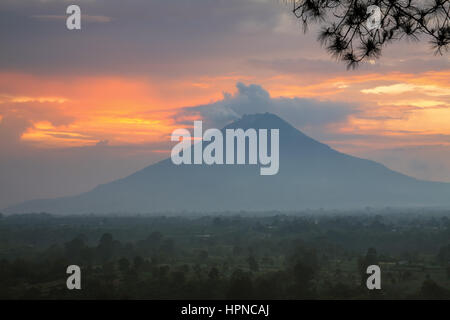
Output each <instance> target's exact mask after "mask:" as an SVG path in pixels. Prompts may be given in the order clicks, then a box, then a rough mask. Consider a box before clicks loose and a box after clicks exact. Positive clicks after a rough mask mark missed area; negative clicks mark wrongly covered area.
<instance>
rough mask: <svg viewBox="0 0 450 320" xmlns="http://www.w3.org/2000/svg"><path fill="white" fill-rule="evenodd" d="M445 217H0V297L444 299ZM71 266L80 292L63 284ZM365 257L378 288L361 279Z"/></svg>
mask: <svg viewBox="0 0 450 320" xmlns="http://www.w3.org/2000/svg"><path fill="white" fill-rule="evenodd" d="M449 216H450V211H444V210H419V209H415V210H394V209H385V210H378V211H375V210H373V209H370V208H367V209H366V210H363V211H358V212H356V211H355V212H326V211H306V212H299V213H286V214H285V213H279V212H265V213H261V214H258V215H256V214H254V213H252V214H250V213H245V212H240V213H239V214H236V213H223V214H214V215H210V216H202V215H193V214H189V215H188V214H183V215H181V214H180V215H179V216H173V215H172V216H145V215H136V216H126V217H125V216H113V215H105V216H94V215H85V216H66V217H63V216H53V215H49V214H44V213H41V214H27V215H11V216H0V298H1V299H24V298H26V299H79V298H85V299H94V298H95V299H98V298H103V299H131V298H132V299H228V298H231V299H249V298H250V299H450V218H449ZM72 264H76V265H79V266H80V267H81V270H82V289H81V290H72V291H71V290H68V289H67V288H66V278H67V276H68V275H67V274H66V268H67V266H68V265H72ZM370 264H378V265H380V267H381V270H382V277H381V279H382V289H381V290H378V291H369V290H368V289H367V288H366V286H365V279H366V277H367V275H366V274H365V269H366V267H367V266H368V265H370Z"/></svg>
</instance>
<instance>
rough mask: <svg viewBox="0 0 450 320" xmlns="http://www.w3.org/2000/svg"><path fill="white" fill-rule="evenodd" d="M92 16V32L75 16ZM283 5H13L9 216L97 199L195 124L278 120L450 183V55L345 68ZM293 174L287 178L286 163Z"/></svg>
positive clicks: (8, 53) (105, 0)
mask: <svg viewBox="0 0 450 320" xmlns="http://www.w3.org/2000/svg"><path fill="white" fill-rule="evenodd" d="M73 3H75V4H78V5H80V7H81V10H82V14H83V18H82V30H81V31H68V30H67V29H66V25H65V18H66V15H65V10H66V7H67V6H68V5H69V4H73ZM290 9H291V8H290V6H286V5H285V4H284V3H283V1H276V0H226V1H225V0H210V1H207V0H195V1H194V0H190V1H189V0H170V1H167V0H151V1H150V0H129V1H123V0H82V1H63V0H2V1H1V3H0V41H1V46H0V147H1V155H0V190H2V192H1V193H0V208H3V207H5V206H8V205H11V204H14V203H17V202H19V201H24V200H29V199H33V198H40V197H56V196H64V195H71V194H76V193H79V192H83V191H88V190H89V189H91V188H93V187H94V186H96V185H97V184H100V183H105V182H108V181H111V180H113V179H117V178H120V177H124V176H126V175H128V174H131V173H133V172H134V171H136V170H138V169H140V168H143V167H145V166H146V165H149V164H151V163H154V162H155V161H157V160H160V159H162V158H165V157H167V156H168V154H169V153H170V145H171V144H170V139H169V137H170V133H171V132H172V130H174V129H175V128H180V127H186V126H187V125H188V124H189V123H191V124H192V121H193V120H194V119H203V120H204V121H205V122H206V123H207V124H208V125H209V126H215V127H221V126H223V125H224V124H226V123H228V122H230V121H232V120H233V119H235V118H236V117H239V116H241V115H243V114H246V113H247V114H248V113H256V112H266V111H268V112H273V113H275V114H278V115H280V116H281V117H283V118H284V119H286V120H288V121H289V122H290V123H291V124H292V125H294V126H296V127H297V128H298V129H300V130H302V131H303V132H305V133H306V134H309V135H310V136H311V137H313V138H315V139H317V140H320V141H321V142H324V143H327V144H328V145H330V146H331V147H333V148H335V149H337V150H339V151H342V152H346V153H350V154H352V155H357V156H360V157H364V158H369V159H373V160H376V161H380V162H381V163H383V164H385V165H386V166H388V167H389V168H392V169H394V170H398V171H400V172H403V173H406V174H408V175H411V176H414V177H417V178H421V179H429V180H436V181H447V182H450V80H449V79H450V55H449V54H448V53H447V54H446V55H444V56H440V55H434V53H433V51H432V49H431V48H430V46H429V44H428V43H427V42H426V41H425V42H424V41H421V42H406V41H402V42H399V43H398V44H394V45H391V46H388V47H386V48H384V51H383V55H382V57H381V59H380V60H372V61H369V62H368V63H366V64H364V65H361V66H360V68H358V69H357V70H349V71H347V70H346V67H345V65H344V64H342V63H339V62H336V61H334V60H333V59H332V58H331V57H330V56H329V55H328V54H327V52H326V51H325V50H324V49H323V48H321V46H320V44H319V43H318V42H317V41H316V38H317V31H316V29H315V28H314V27H313V28H311V29H310V30H309V32H308V33H306V34H304V33H303V31H302V30H301V27H300V25H299V23H298V22H297V21H296V19H295V17H294V16H293V15H292V13H291V11H290ZM281 165H282V164H281Z"/></svg>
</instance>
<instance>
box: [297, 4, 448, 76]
mask: <svg viewBox="0 0 450 320" xmlns="http://www.w3.org/2000/svg"><path fill="white" fill-rule="evenodd" d="M292 2H293V5H294V8H293V12H294V14H295V16H296V17H297V18H298V19H299V20H300V21H301V22H302V24H303V27H304V30H305V31H306V30H307V27H308V25H309V24H310V23H319V24H320V25H321V31H320V33H319V40H320V41H321V43H322V44H323V45H324V46H325V48H326V49H327V50H328V52H330V54H331V55H332V56H333V57H335V58H337V59H338V60H341V61H344V62H346V63H347V67H348V68H355V67H356V66H357V65H358V64H359V63H360V62H362V61H364V60H367V59H377V58H379V57H380V56H381V51H382V47H383V46H384V45H387V44H389V43H391V42H393V41H397V40H400V39H404V38H407V39H412V40H419V39H427V40H428V41H429V42H430V44H431V46H432V47H433V49H434V51H435V53H436V54H441V55H442V54H443V53H444V52H447V51H448V48H449V43H450V23H449V22H450V20H449V12H450V1H449V0H293V1H292ZM373 6H378V8H379V9H380V11H378V10H377V11H378V12H379V13H380V16H379V20H378V22H379V24H377V27H375V28H373V27H372V26H373V24H371V22H372V23H373V22H374V21H373V20H372V19H374V17H375V16H374V10H375V9H376V8H375V7H373ZM369 18H370V19H369ZM367 21H369V24H368V23H367Z"/></svg>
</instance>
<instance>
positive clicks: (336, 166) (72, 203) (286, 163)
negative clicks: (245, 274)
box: [5, 113, 450, 214]
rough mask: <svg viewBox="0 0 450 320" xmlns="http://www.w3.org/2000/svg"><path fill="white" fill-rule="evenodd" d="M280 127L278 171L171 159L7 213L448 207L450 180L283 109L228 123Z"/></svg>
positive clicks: (24, 204)
mask: <svg viewBox="0 0 450 320" xmlns="http://www.w3.org/2000/svg"><path fill="white" fill-rule="evenodd" d="M227 128H229V129H239V128H241V129H244V130H247V129H251V128H253V129H256V130H259V129H268V130H269V129H279V171H278V173H277V174H276V175H268V176H264V175H260V174H259V170H260V168H259V166H258V165H248V164H247V165H206V164H202V165H175V164H173V163H172V161H171V159H170V158H168V159H165V160H163V161H160V162H158V163H156V164H153V165H150V166H148V167H146V168H144V169H142V170H140V171H137V172H136V173H134V174H132V175H130V176H128V177H126V178H123V179H120V180H116V181H113V182H111V183H107V184H103V185H99V186H97V187H96V188H94V189H93V190H91V191H89V192H86V193H83V194H80V195H77V196H73V197H64V198H57V199H41V200H32V201H27V202H24V203H21V204H18V205H15V206H12V207H9V208H7V209H6V210H5V212H7V213H30V212H48V213H54V214H85V213H167V212H199V213H200V212H202V213H205V212H224V211H241V210H246V211H270V210H278V211H295V210H302V209H306V208H325V209H331V208H334V209H344V208H361V207H365V206H371V207H386V206H397V207H418V206H433V207H444V206H449V205H450V184H447V183H440V182H430V181H422V180H418V179H415V178H412V177H409V176H406V175H404V174H401V173H398V172H395V171H392V170H390V169H388V168H386V167H385V166H383V165H382V164H379V163H377V162H374V161H371V160H366V159H361V158H357V157H353V156H350V155H346V154H344V153H341V152H338V151H336V150H334V149H332V148H330V147H329V146H327V145H325V144H323V143H320V142H318V141H316V140H314V139H312V138H310V137H309V136H307V135H305V134H304V133H302V132H301V131H299V130H297V129H296V128H294V127H293V126H291V125H290V124H289V123H287V122H286V121H284V120H283V119H281V118H279V117H278V116H276V115H273V114H269V113H265V114H254V115H245V116H243V117H242V118H241V119H239V120H236V121H235V122H233V123H231V124H229V125H228V126H226V127H225V128H223V129H222V130H226V129H227Z"/></svg>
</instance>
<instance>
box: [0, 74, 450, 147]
mask: <svg viewBox="0 0 450 320" xmlns="http://www.w3.org/2000/svg"><path fill="white" fill-rule="evenodd" d="M449 79H450V70H443V71H434V72H424V73H421V74H408V73H399V72H392V73H389V74H377V73H368V74H363V75H352V74H349V75H347V76H336V77H328V76H326V75H324V76H323V77H322V78H317V79H316V80H315V81H309V80H305V79H304V78H301V77H298V76H296V75H288V74H286V75H278V76H277V77H270V76H268V77H258V80H259V81H258V83H259V84H260V85H262V87H263V88H265V89H266V90H268V91H269V92H270V94H271V96H272V97H279V96H285V97H308V98H314V99H318V100H323V101H327V100H329V101H340V102H347V103H353V104H355V105H357V106H359V108H360V110H361V112H360V113H358V114H357V115H352V116H351V117H350V118H349V119H348V121H347V122H345V123H339V124H336V125H334V126H333V127H332V128H331V130H332V131H334V132H337V133H358V134H377V135H392V136H402V135H411V134H414V135H416V136H420V135H428V134H450V126H449V125H448V123H449V120H450V111H449V110H450V108H449V106H450V81H449ZM254 80H255V79H254V77H252V76H245V75H237V74H232V75H228V76H220V77H216V78H213V77H199V78H193V79H185V78H182V79H180V80H179V81H174V80H170V81H169V80H168V81H166V82H164V81H156V80H155V79H151V78H144V77H125V76H122V77H121V76H116V77H113V76H110V77H104V76H98V77H95V76H85V77H82V76H79V77H69V78H64V77H61V76H58V77H51V76H48V77H42V76H39V77H37V76H32V75H29V74H19V73H0V88H2V89H1V92H0V111H1V113H0V114H2V116H3V117H4V116H6V115H8V114H14V115H15V116H20V117H23V118H24V119H27V120H29V121H30V126H29V127H28V128H27V130H26V131H25V132H23V133H22V135H21V141H23V142H26V143H30V144H32V145H33V146H36V147H40V148H46V147H67V146H83V145H94V144H96V143H98V142H99V141H104V140H108V141H109V143H110V144H112V145H120V144H139V143H148V142H156V141H161V140H164V139H168V135H169V134H170V133H171V132H172V130H173V129H175V128H177V127H179V125H178V124H177V123H175V122H174V120H173V115H174V113H175V112H176V109H177V108H181V107H186V106H195V105H199V104H207V103H210V102H212V101H215V100H218V99H221V98H222V92H223V91H227V92H230V93H233V92H234V91H235V88H234V87H235V84H236V82H237V81H245V82H248V83H252V82H253V81H254ZM169 92H170V94H168V93H169ZM359 143H361V144H364V142H363V141H360V142H359ZM428 143H430V144H433V143H441V142H440V141H435V142H428Z"/></svg>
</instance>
